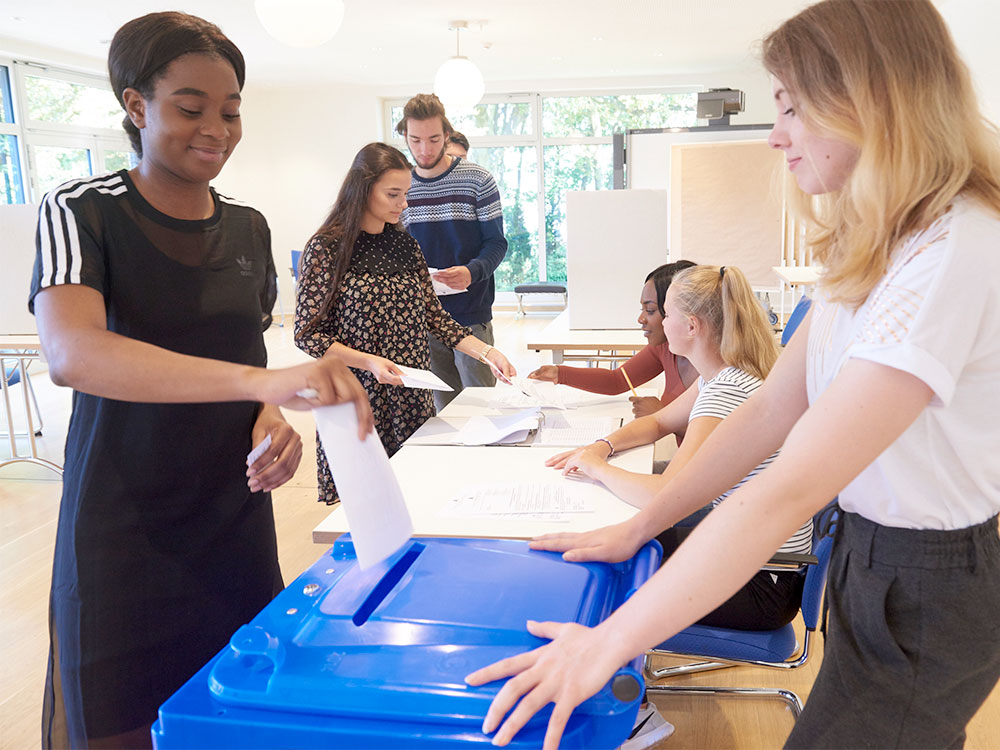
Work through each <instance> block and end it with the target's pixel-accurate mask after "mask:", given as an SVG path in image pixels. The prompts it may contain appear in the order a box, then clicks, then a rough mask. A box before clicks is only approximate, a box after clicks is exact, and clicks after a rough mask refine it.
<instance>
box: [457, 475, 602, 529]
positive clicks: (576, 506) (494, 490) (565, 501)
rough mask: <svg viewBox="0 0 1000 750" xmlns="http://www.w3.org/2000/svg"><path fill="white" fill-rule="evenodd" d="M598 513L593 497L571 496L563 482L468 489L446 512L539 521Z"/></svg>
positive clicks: (508, 484)
mask: <svg viewBox="0 0 1000 750" xmlns="http://www.w3.org/2000/svg"><path fill="white" fill-rule="evenodd" d="M594 510H595V509H594V499H593V498H592V497H581V496H579V495H570V494H569V493H567V492H566V488H565V486H564V484H563V483H562V482H560V483H559V484H545V483H542V482H507V483H503V484H481V485H475V486H471V487H466V488H464V489H462V490H461V491H460V492H459V493H458V494H457V495H456V496H455V497H453V498H451V500H450V501H449V502H448V504H447V505H446V506H445V509H444V511H443V512H444V514H445V515H449V516H462V517H466V516H502V517H504V518H509V519H525V518H528V519H535V518H538V517H542V516H544V517H554V516H561V515H563V514H566V513H593V512H594ZM551 520H554V518H553V519H551Z"/></svg>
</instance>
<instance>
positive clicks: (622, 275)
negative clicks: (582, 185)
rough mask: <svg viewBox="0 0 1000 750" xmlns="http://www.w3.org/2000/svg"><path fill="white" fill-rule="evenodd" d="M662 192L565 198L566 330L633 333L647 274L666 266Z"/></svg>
mask: <svg viewBox="0 0 1000 750" xmlns="http://www.w3.org/2000/svg"><path fill="white" fill-rule="evenodd" d="M666 220H667V194H666V191H664V190H592V191H567V192H566V276H567V282H568V284H569V289H570V294H569V300H568V313H567V315H568V318H569V327H570V329H573V330H579V329H622V328H625V329H629V328H631V329H635V328H638V327H639V324H638V322H637V321H636V318H637V317H638V315H639V297H640V295H641V292H642V285H643V283H644V282H645V279H646V276H647V274H649V272H650V271H652V270H653V269H654V268H656V267H657V266H660V265H662V264H664V263H666V262H667V233H666V232H665V231H664V228H665V226H666Z"/></svg>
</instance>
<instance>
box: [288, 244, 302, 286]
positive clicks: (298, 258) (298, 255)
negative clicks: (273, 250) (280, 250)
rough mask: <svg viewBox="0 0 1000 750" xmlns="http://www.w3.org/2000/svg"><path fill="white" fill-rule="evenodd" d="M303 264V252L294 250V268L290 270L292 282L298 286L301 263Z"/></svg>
mask: <svg viewBox="0 0 1000 750" xmlns="http://www.w3.org/2000/svg"><path fill="white" fill-rule="evenodd" d="M301 262H302V251H301V250H292V267H291V269H290V270H291V272H292V281H294V282H295V284H296V286H297V285H298V283H299V263H301Z"/></svg>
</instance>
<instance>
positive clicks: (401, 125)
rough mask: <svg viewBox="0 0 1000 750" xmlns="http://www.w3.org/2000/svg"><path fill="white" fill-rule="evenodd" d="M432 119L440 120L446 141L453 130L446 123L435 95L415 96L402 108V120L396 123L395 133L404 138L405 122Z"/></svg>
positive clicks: (446, 120)
mask: <svg viewBox="0 0 1000 750" xmlns="http://www.w3.org/2000/svg"><path fill="white" fill-rule="evenodd" d="M433 117H440V118H441V127H442V128H443V129H444V137H445V138H446V139H447V138H448V136H450V135H451V134H452V133H453V132H454V131H455V129H454V128H453V127H452V126H451V123H450V122H448V117H447V116H446V115H445V113H444V105H443V104H442V103H441V100H440V99H438V98H437V95H436V94H417V95H416V96H415V97H413V98H412V99H410V101H408V102H407V103H406V106H405V107H403V119H401V120H400V121H399V122H397V123H396V132H397V133H399V134H400V135H402V136H405V135H406V121H407V120H430V119H431V118H433Z"/></svg>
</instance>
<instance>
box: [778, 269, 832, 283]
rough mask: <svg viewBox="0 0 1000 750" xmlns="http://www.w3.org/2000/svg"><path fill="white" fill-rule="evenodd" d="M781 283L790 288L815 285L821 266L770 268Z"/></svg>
mask: <svg viewBox="0 0 1000 750" xmlns="http://www.w3.org/2000/svg"><path fill="white" fill-rule="evenodd" d="M771 268H772V270H773V271H774V272H775V273H776V274H778V278H780V279H781V280H782V281H783V282H785V283H786V284H788V285H790V286H795V285H797V284H804V285H809V284H815V283H816V282H817V281H819V275H820V272H821V271H822V270H823V267H822V266H771Z"/></svg>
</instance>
